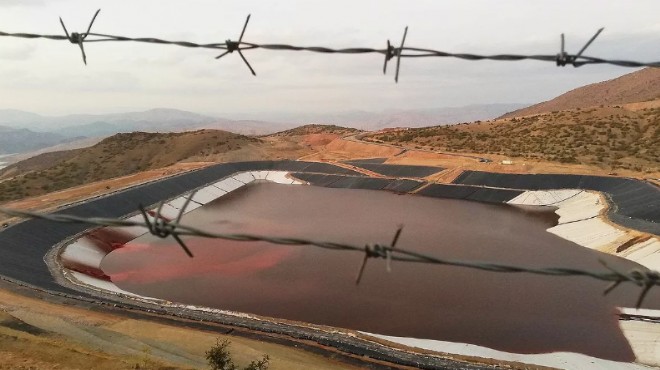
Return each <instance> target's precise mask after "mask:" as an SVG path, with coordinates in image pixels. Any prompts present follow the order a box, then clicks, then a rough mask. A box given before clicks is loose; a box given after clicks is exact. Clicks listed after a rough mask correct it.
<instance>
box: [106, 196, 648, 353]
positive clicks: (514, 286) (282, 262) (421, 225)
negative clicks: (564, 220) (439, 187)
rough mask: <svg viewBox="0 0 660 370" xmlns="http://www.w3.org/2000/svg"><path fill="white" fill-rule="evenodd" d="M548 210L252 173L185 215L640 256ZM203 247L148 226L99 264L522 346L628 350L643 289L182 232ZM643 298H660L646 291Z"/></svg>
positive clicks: (524, 261)
mask: <svg viewBox="0 0 660 370" xmlns="http://www.w3.org/2000/svg"><path fill="white" fill-rule="evenodd" d="M556 220H557V217H556V216H555V215H554V213H552V212H547V211H543V212H540V211H538V210H525V209H519V208H515V207H512V206H506V205H488V204H481V203H476V202H467V201H457V200H446V199H430V198H424V197H420V196H413V195H395V194H391V193H386V192H379V191H368V190H347V189H326V188H319V187H312V186H290V185H277V184H256V185H251V186H246V187H244V188H242V189H240V190H237V191H235V192H233V193H231V194H229V195H227V196H224V197H222V198H220V199H218V200H216V201H215V202H213V203H211V204H209V205H207V206H206V207H203V208H200V209H198V210H196V211H194V212H191V213H189V214H188V215H186V216H185V217H184V222H185V223H187V224H192V225H195V226H197V227H200V228H203V229H207V230H214V231H218V232H232V233H256V234H262V235H275V236H289V237H291V236H293V237H307V238H314V239H318V240H324V241H325V240H327V241H336V242H349V243H352V244H357V245H363V244H365V243H374V242H378V243H389V242H390V240H391V238H392V235H393V233H394V231H395V230H396V227H397V224H400V223H402V224H404V225H405V227H404V231H403V234H402V235H401V239H400V242H399V246H400V247H403V248H408V249H413V250H416V251H422V252H426V253H430V254H433V255H436V256H440V257H444V258H452V259H464V260H483V261H491V262H499V263H507V264H516V265H523V266H530V267H551V266H552V267H554V266H563V267H574V268H583V269H593V270H599V271H602V270H603V267H602V266H601V264H600V263H599V259H603V260H605V261H607V262H608V264H609V265H611V266H616V267H618V268H619V269H621V270H629V269H631V268H633V267H635V266H636V264H634V263H632V262H629V261H626V260H623V259H620V258H616V257H613V256H608V255H605V254H601V253H597V252H594V251H592V250H589V249H587V248H583V247H580V246H578V245H576V244H573V243H570V242H568V241H565V240H563V239H561V238H559V237H556V236H554V235H552V234H550V233H548V232H546V231H545V229H547V228H548V227H551V226H552V225H554V224H555V223H556ZM186 241H187V244H188V245H189V247H190V249H191V250H192V251H193V253H194V254H195V258H192V259H190V258H188V257H186V256H185V254H184V253H183V251H182V250H181V249H180V247H178V246H177V245H176V244H175V243H173V242H172V241H171V240H169V239H168V240H160V239H156V238H154V237H152V236H145V237H141V238H139V239H137V240H135V241H133V242H131V243H129V244H128V245H126V246H125V247H124V248H121V249H118V250H115V251H114V252H112V253H110V254H109V255H108V256H107V257H106V258H105V259H104V261H103V265H102V269H103V271H104V272H105V273H106V274H107V275H109V276H110V277H111V279H112V280H113V281H114V282H115V283H116V284H117V285H118V286H119V287H121V288H122V289H125V290H128V291H131V292H135V293H139V294H143V295H147V296H152V297H159V298H163V299H167V300H170V301H176V302H183V303H189V304H195V305H203V306H209V307H216V308H221V309H226V310H234V311H240V312H247V313H253V314H258V315H263V316H270V317H278V318H286V319H291V320H298V321H304V322H311V323H315V324H324V325H330V326H337V327H344V328H350V329H357V330H363V331H368V332H372V333H379V334H386V335H395V336H405V337H416V338H427V339H437V340H447V341H455V342H466V343H472V344H478V345H483V346H487V347H490V348H494V349H498V350H504V351H510V352H519V353H544V352H552V351H570V352H581V353H585V354H589V355H593V356H597V357H601V358H607V359H613V360H620V361H630V360H633V359H634V355H633V353H632V351H631V349H630V347H629V345H628V343H627V341H626V340H625V338H624V337H623V335H622V333H621V331H620V329H619V327H618V322H617V318H616V313H617V309H616V306H617V305H618V306H627V307H631V306H633V305H634V304H635V299H636V297H637V294H638V292H639V290H638V288H636V287H633V286H630V285H627V286H622V287H620V289H619V290H618V291H615V292H613V294H611V295H609V296H607V297H604V296H603V295H602V292H603V290H604V289H605V287H606V286H607V285H608V284H607V283H606V282H600V281H596V280H592V279H588V278H566V277H561V278H551V277H544V276H536V275H528V274H498V273H489V272H483V271H476V270H469V269H461V268H455V267H444V266H430V265H421V264H411V263H408V264H405V263H396V262H395V263H393V272H392V273H387V272H386V270H385V262H384V261H383V260H370V261H369V263H368V265H367V268H366V271H365V274H364V277H363V279H362V282H361V284H360V285H359V286H356V285H355V276H356V273H357V271H358V268H359V265H360V263H361V260H362V257H363V255H362V254H359V253H353V252H335V251H327V250H323V249H319V248H313V247H292V246H274V245H271V244H268V243H263V242H254V243H252V242H251V243H245V242H243V243H241V242H228V241H220V240H209V239H200V238H188V239H186ZM649 296H650V297H649V298H648V299H647V300H646V303H645V306H647V307H653V308H658V307H660V297H659V295H658V294H657V293H655V292H654V291H652V292H651V294H649Z"/></svg>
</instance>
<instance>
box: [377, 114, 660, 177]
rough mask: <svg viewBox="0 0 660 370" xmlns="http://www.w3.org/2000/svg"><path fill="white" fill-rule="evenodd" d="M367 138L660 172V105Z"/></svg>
mask: <svg viewBox="0 0 660 370" xmlns="http://www.w3.org/2000/svg"><path fill="white" fill-rule="evenodd" d="M365 139H366V140H371V141H375V142H385V143H391V144H396V145H403V146H407V147H413V148H419V149H429V150H440V151H449V152H462V153H487V154H495V155H500V156H505V157H512V158H520V159H525V160H544V161H553V162H559V163H563V164H583V165H590V166H596V167H599V168H601V169H604V170H608V171H617V170H621V169H624V170H630V171H634V172H637V173H642V174H656V173H658V172H660V162H659V161H658V158H660V108H646V109H642V110H638V111H631V110H628V109H625V108H622V107H598V108H591V109H587V110H583V109H574V110H569V111H562V112H550V113H546V114H539V115H534V116H528V117H522V118H510V119H501V120H496V121H492V122H474V123H469V124H468V123H464V124H458V125H452V126H436V127H427V128H419V129H408V130H400V131H395V132H387V133H377V134H373V135H370V136H368V137H367V138H365Z"/></svg>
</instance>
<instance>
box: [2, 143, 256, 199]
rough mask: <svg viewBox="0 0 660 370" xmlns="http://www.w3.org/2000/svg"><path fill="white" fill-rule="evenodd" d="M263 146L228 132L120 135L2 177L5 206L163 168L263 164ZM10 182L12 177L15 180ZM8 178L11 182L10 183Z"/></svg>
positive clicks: (36, 161) (51, 156) (4, 172)
mask: <svg viewBox="0 0 660 370" xmlns="http://www.w3.org/2000/svg"><path fill="white" fill-rule="evenodd" d="M260 146H262V141H261V140H259V139H256V138H251V137H246V136H243V135H238V134H233V133H230V132H226V131H214V130H201V131H194V132H184V133H165V134H159V133H144V132H135V133H130V134H117V135H114V136H112V137H110V138H107V139H105V140H103V141H101V142H100V143H98V144H96V145H94V146H92V147H89V148H85V149H76V150H72V151H63V152H56V153H46V154H42V155H39V156H36V157H34V158H31V159H28V160H27V161H23V162H19V163H16V164H14V165H11V166H9V167H7V168H5V169H4V170H2V171H0V178H1V177H4V178H5V180H4V181H2V182H0V201H7V200H13V199H19V198H23V197H26V196H33V195H39V194H45V193H47V192H51V191H54V190H59V189H64V188H68V187H72V186H77V185H81V184H85V183H89V182H93V181H99V180H103V179H108V178H113V177H119V176H125V175H128V174H132V173H136V172H140V171H145V170H149V169H155V168H162V167H166V166H169V165H172V164H174V163H177V162H179V161H184V160H188V161H199V160H223V159H227V160H240V159H258V158H259V156H266V155H267V154H266V153H265V152H264V151H263V150H260ZM10 176H11V177H10ZM8 177H9V178H8Z"/></svg>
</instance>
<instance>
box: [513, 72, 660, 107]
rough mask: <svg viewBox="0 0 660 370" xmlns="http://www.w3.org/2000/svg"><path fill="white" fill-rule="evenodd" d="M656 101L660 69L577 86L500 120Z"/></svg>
mask: <svg viewBox="0 0 660 370" xmlns="http://www.w3.org/2000/svg"><path fill="white" fill-rule="evenodd" d="M656 99H660V68H645V69H642V70H640V71H637V72H633V73H629V74H627V75H623V76H621V77H618V78H615V79H612V80H608V81H603V82H598V83H595V84H591V85H587V86H583V87H579V88H577V89H574V90H571V91H569V92H567V93H565V94H562V95H560V96H558V97H556V98H554V99H552V100H548V101H546V102H543V103H539V104H535V105H532V106H530V107H527V108H524V109H519V110H515V111H512V112H510V113H507V114H505V115H503V116H501V117H500V118H511V117H521V116H529V115H532V114H538V113H546V112H553V111H562V110H569V109H576V108H590V107H597V106H600V105H605V106H611V105H621V104H627V103H636V102H644V101H650V100H656Z"/></svg>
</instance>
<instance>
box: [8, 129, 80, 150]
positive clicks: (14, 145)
mask: <svg viewBox="0 0 660 370" xmlns="http://www.w3.org/2000/svg"><path fill="white" fill-rule="evenodd" d="M77 139H78V138H73V137H65V136H62V135H60V134H57V133H52V132H51V133H43V132H34V131H31V130H28V129H15V128H11V127H4V126H0V154H12V153H21V152H28V151H32V150H37V149H41V148H44V147H48V146H53V145H57V144H62V143H66V142H69V141H73V140H77Z"/></svg>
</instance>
